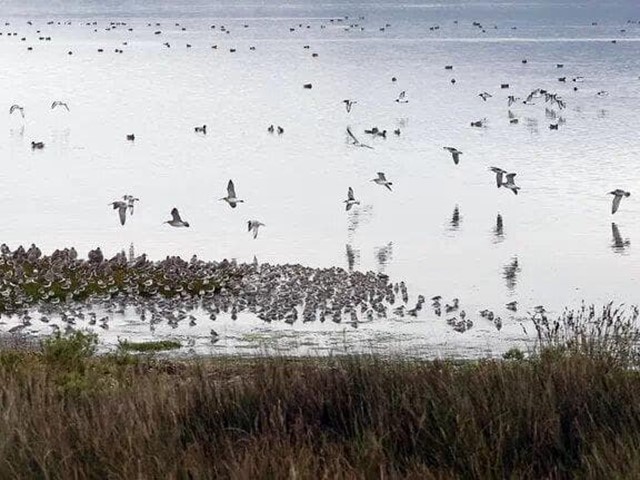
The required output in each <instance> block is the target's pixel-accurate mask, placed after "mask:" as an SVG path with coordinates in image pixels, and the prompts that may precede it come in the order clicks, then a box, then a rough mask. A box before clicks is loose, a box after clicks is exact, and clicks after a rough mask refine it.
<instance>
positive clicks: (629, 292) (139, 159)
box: [0, 1, 640, 348]
mask: <svg viewBox="0 0 640 480" xmlns="http://www.w3.org/2000/svg"><path fill="white" fill-rule="evenodd" d="M2 16H3V17H2V23H1V24H0V31H1V32H3V33H4V35H2V36H0V63H1V64H2V65H4V67H5V68H4V73H3V74H2V75H1V76H0V92H1V93H0V96H1V98H2V103H3V104H4V105H5V107H6V109H7V111H8V108H9V106H10V105H11V104H13V103H19V104H21V105H23V106H24V108H25V116H26V118H25V119H24V120H22V119H21V118H20V117H19V115H17V114H15V115H13V116H9V115H8V114H6V115H2V116H0V138H2V139H3V140H2V141H0V158H1V159H2V163H3V168H2V169H1V170H0V185H2V188H1V189H0V199H1V201H2V205H3V211H4V222H3V232H2V233H3V235H2V241H4V242H6V243H7V244H8V245H10V246H11V247H12V248H15V247H16V246H17V245H19V244H23V245H29V244H31V243H32V242H33V243H36V244H37V245H39V246H40V247H41V248H42V249H43V250H44V251H45V252H51V251H52V250H53V249H55V248H62V247H64V246H72V245H73V246H75V247H76V248H77V249H78V251H79V252H81V253H82V254H86V252H87V251H88V250H89V249H91V248H95V247H96V246H101V247H102V249H103V251H105V254H107V255H113V254H115V253H117V252H118V251H120V250H122V249H125V250H128V248H129V245H130V244H131V243H133V244H134V245H135V249H136V252H137V253H141V252H146V253H147V254H148V255H150V257H152V258H156V259H159V258H163V257H165V256H166V255H176V254H178V255H181V256H186V257H187V258H188V257H190V256H191V255H192V254H197V255H198V256H199V257H201V258H204V259H221V258H236V259H237V260H238V261H247V262H249V261H252V260H253V258H254V256H255V257H256V258H257V259H258V260H259V261H260V262H270V263H302V264H305V265H311V266H318V267H327V266H333V265H338V266H344V267H345V268H347V267H349V266H351V267H352V268H354V269H358V270H377V271H384V272H386V273H388V274H390V275H391V276H392V278H393V279H397V280H400V279H404V280H405V281H407V284H408V285H409V288H410V291H411V292H413V293H414V294H417V293H423V294H424V295H426V296H427V297H430V296H432V295H436V294H439V295H442V296H443V297H444V298H445V300H448V299H451V298H453V297H459V298H460V299H461V304H462V307H463V308H464V309H465V310H466V311H467V312H473V315H475V312H477V311H478V310H479V309H481V308H491V309H494V310H495V311H496V312H499V313H500V314H502V315H503V318H504V319H505V323H506V324H507V325H506V327H505V330H503V332H502V333H501V335H502V337H498V340H500V339H502V340H505V339H507V340H508V341H512V340H513V338H514V337H513V336H514V335H515V334H516V333H522V332H521V327H520V326H519V324H518V322H517V321H516V320H515V319H514V317H513V316H512V317H510V316H508V315H507V313H506V311H504V308H503V306H504V304H505V303H506V302H509V301H512V300H517V301H518V302H519V303H520V304H521V305H522V310H524V311H526V310H527V309H531V308H532V306H534V305H538V304H544V305H546V306H547V308H548V309H550V310H555V311H558V310H560V309H561V308H562V307H564V306H565V305H576V304H578V303H579V302H580V301H582V300H585V301H587V302H589V303H591V302H594V303H601V302H606V301H609V300H614V301H617V302H625V303H637V302H638V285H639V284H638V275H639V272H640V256H639V255H638V252H637V251H636V248H635V247H636V242H640V215H639V214H640V202H638V200H637V198H638V197H640V189H638V188H637V187H638V186H639V185H640V136H639V135H638V115H637V111H638V106H639V105H640V78H639V77H640V25H638V24H637V23H627V21H628V20H634V21H637V20H639V19H640V7H638V5H637V3H636V2H635V1H619V2H613V3H610V2H607V3H606V5H604V4H599V3H595V2H554V1H539V2H535V1H533V2H480V1H478V2H476V1H471V2H449V1H444V2H431V3H429V2H406V3H402V4H401V3H396V2H387V3H376V2H355V1H353V2H334V3H317V2H294V3H290V4H286V5H281V4H278V2H233V4H231V3H224V2H223V3H220V2H214V3H212V2H204V1H195V2H194V1H189V2H169V1H162V2H113V1H111V2H90V1H76V2H60V4H51V3H50V2H29V5H24V4H23V2H17V1H8V2H4V3H3V9H2ZM344 16H349V18H350V19H349V20H348V21H347V20H345V21H343V22H340V23H339V22H337V21H336V22H333V23H332V22H330V21H329V19H331V18H336V19H337V18H339V17H344ZM360 16H364V19H363V20H360V19H359V17H360ZM28 20H30V21H31V22H32V25H28V24H27V21H28ZM48 21H54V22H55V23H53V24H47V22H48ZM58 21H60V22H62V23H61V24H60V25H58V24H57V22H58ZM94 21H95V22H97V24H96V25H86V23H87V22H94ZM110 21H114V22H126V24H127V25H126V26H117V28H111V29H107V27H108V26H109V22H110ZM455 21H457V23H454V22H455ZM474 21H478V22H480V23H481V24H482V25H483V27H484V29H485V33H483V32H482V31H481V30H480V29H479V28H477V27H474V26H473V25H472V22H474ZM5 22H7V23H10V25H4V24H5ZM65 22H70V24H69V25H65V24H64V23H65ZM149 22H152V26H151V27H149V26H148V23H149ZM156 22H158V23H160V24H161V25H160V26H159V27H158V26H156V25H155V23H156ZM592 22H597V25H592ZM176 23H179V24H180V26H175V24H176ZM350 23H357V24H358V25H359V27H354V28H350V29H349V28H345V27H347V26H348V25H349V24H350ZM245 24H246V25H248V27H247V28H245V27H244V25H245ZM386 24H390V26H389V27H385V25H386ZM212 25H215V26H216V28H215V29H212V28H211V26H212ZM221 25H224V26H225V27H226V29H227V30H228V31H229V32H230V33H225V32H222V31H221V29H220V26H221ZM300 25H302V27H300ZM436 25H438V26H439V29H434V30H430V29H429V27H433V26H436ZM307 26H308V27H309V28H307ZM321 26H325V27H326V28H321ZM494 26H495V27H497V28H494ZM183 27H184V28H185V29H186V30H184V31H183V30H182V28H183ZM360 27H364V30H361V29H360ZM381 27H385V29H384V31H381V30H380V28H381ZM128 28H132V29H133V31H128ZM292 28H293V29H294V30H293V31H291V29H292ZM38 30H40V33H37V31H38ZM158 30H160V31H162V33H161V34H159V35H155V34H154V32H155V31H158ZM621 30H625V31H624V32H623V31H621ZM9 32H17V33H18V35H17V36H7V33H9ZM40 36H50V37H51V41H39V40H38V37H40ZM23 37H24V38H26V40H24V41H21V39H22V38H23ZM612 39H617V43H615V44H614V43H612V42H611V40H612ZM124 42H127V44H126V45H124ZM164 42H169V44H170V45H171V48H166V47H165V46H163V43H164ZM187 43H188V44H191V45H192V47H191V48H187V47H186V44H187ZM212 45H217V47H218V48H217V49H212V48H211V47H212ZM305 45H309V46H310V48H309V49H305V48H303V47H304V46H305ZM28 46H32V47H33V50H32V51H28V50H27V47H28ZM251 46H255V50H250V47H251ZM98 48H102V49H104V52H103V53H98V51H97V50H98ZM116 48H121V49H122V50H123V51H124V53H122V54H116V53H115V52H114V49H116ZM231 48H234V49H236V52H235V53H231V52H230V49H231ZM69 51H72V52H73V54H72V55H69V54H68V52H69ZM312 53H317V54H318V57H317V58H313V57H312V55H311V54H312ZM522 59H527V60H528V62H527V63H526V64H523V63H522ZM558 63H562V64H564V68H563V69H558V68H557V67H556V64H558ZM445 65H453V66H454V68H453V70H445V69H444V66H445ZM577 76H581V77H584V81H583V82H580V83H578V82H572V78H574V77H577ZM392 77H397V82H395V83H393V82H392V81H391V78H392ZM558 77H567V81H566V83H562V82H559V81H558ZM452 78H455V80H456V83H455V84H452V83H451V79H452ZM305 83H312V84H313V89H311V90H307V89H303V88H302V85H303V84H305ZM503 83H508V84H509V85H510V88H509V89H508V90H503V89H501V88H500V85H501V84H503ZM574 87H577V88H578V90H577V91H574V90H573V88H574ZM535 88H545V89H547V90H549V91H553V92H558V93H559V94H560V95H561V96H562V98H564V99H565V100H566V103H567V108H566V109H565V110H563V111H561V112H558V115H559V116H560V117H562V119H563V120H564V123H563V124H561V126H560V128H559V130H557V131H555V130H553V131H552V130H549V128H548V126H549V123H552V122H555V121H556V120H553V119H550V118H549V117H548V113H547V114H546V113H545V104H544V101H543V100H540V99H539V100H537V101H536V104H535V105H523V104H521V103H520V104H517V105H514V106H512V107H511V108H510V110H511V112H512V114H513V115H514V116H515V117H517V118H518V119H519V123H518V124H510V123H509V117H508V110H509V109H508V108H507V100H506V97H507V96H508V95H510V94H513V95H516V96H518V97H522V98H524V97H526V95H527V94H528V93H529V92H530V91H531V90H533V89H535ZM401 90H406V92H407V97H408V99H409V103H407V104H398V103H396V102H394V99H395V98H396V97H397V95H398V93H399V92H400V91H401ZM601 90H606V91H607V92H608V95H607V96H604V97H599V96H597V95H596V93H597V92H599V91H601ZM482 91H487V92H490V93H491V94H493V97H492V98H490V99H489V100H488V101H486V102H484V101H483V100H482V99H481V98H479V97H478V93H480V92H482ZM345 98H353V99H356V100H357V101H358V103H357V105H355V106H354V108H353V110H352V111H351V113H350V114H348V113H347V112H346V111H345V109H344V106H343V104H342V103H341V102H342V100H343V99H345ZM56 99H60V100H65V101H67V102H68V104H69V107H70V109H71V111H70V112H69V113H67V112H66V111H62V110H55V111H51V110H50V105H51V102H52V101H53V100H56ZM547 106H548V105H547ZM556 110H557V109H556ZM483 118H486V120H487V122H486V128H472V127H470V122H472V121H476V120H479V119H483ZM202 124H207V126H208V129H209V131H208V134H207V135H206V136H203V135H197V134H195V133H194V131H193V127H194V126H196V125H202ZM270 124H275V125H281V126H282V127H284V129H285V133H284V135H282V136H277V135H270V134H268V133H267V130H266V129H267V127H268V126H269V125H270ZM347 126H351V127H352V129H353V130H354V132H356V134H357V135H358V136H359V137H360V138H361V140H362V141H364V142H367V143H370V144H371V145H372V146H373V147H374V149H373V150H369V149H359V148H353V147H351V146H349V145H348V143H347V139H346V135H345V129H346V127H347ZM372 126H378V127H379V128H381V129H382V128H385V129H387V130H388V131H389V135H388V138H387V139H386V140H384V139H371V138H370V137H368V136H367V135H365V134H364V133H363V130H364V129H365V128H370V127H372ZM396 128H400V129H401V131H402V134H401V135H400V137H396V136H395V135H392V134H391V131H392V130H394V129H396ZM129 133H135V135H136V140H135V142H134V143H131V142H127V141H126V140H125V136H126V134H129ZM33 140H35V141H44V142H45V144H46V147H45V149H44V150H41V151H32V150H31V148H30V143H31V141H33ZM448 145H452V146H455V147H457V148H458V149H460V150H462V151H463V152H464V153H463V155H462V157H461V162H460V165H458V166H454V165H453V162H452V161H451V157H450V155H449V154H448V153H447V152H446V151H444V150H443V149H442V147H443V146H448ZM494 165H495V166H500V167H502V168H504V169H506V170H509V171H513V172H517V174H518V175H517V177H516V181H517V183H518V185H520V186H521V188H522V190H521V191H520V194H519V195H518V196H515V195H513V194H511V193H510V192H509V191H506V190H504V189H496V188H495V179H494V176H493V175H492V174H491V172H489V171H488V167H490V166H494ZM378 171H383V172H385V173H386V174H387V177H388V178H389V180H391V181H392V182H393V188H394V191H393V192H389V191H387V190H386V189H384V188H382V187H380V186H378V185H375V184H373V183H371V182H370V179H372V178H374V177H375V175H376V172H378ZM230 178H232V179H233V180H234V181H235V184H236V189H237V191H238V194H239V196H240V197H241V198H244V199H245V201H246V203H244V204H242V205H240V206H239V207H238V208H237V209H234V210H232V209H230V208H229V207H228V205H226V203H224V202H220V201H218V199H219V198H221V197H223V196H224V195H225V188H226V183H227V181H228V180H229V179H230ZM349 186H352V187H353V188H354V190H355V194H356V197H357V198H358V199H359V200H361V202H362V203H361V205H360V206H359V207H358V206H356V207H354V209H353V210H351V211H350V212H348V213H347V212H345V211H344V204H343V203H342V200H344V198H346V190H347V188H348V187H349ZM615 188H623V189H626V190H629V191H631V192H632V196H631V197H630V198H628V199H624V200H623V202H622V206H621V208H620V211H619V212H618V213H617V214H616V215H614V216H612V215H611V213H610V208H611V207H610V202H611V196H610V195H607V192H609V191H611V190H613V189H615ZM125 193H132V194H134V195H136V196H138V197H140V199H141V202H140V204H139V206H138V207H137V209H136V213H135V215H134V216H133V217H132V218H131V219H130V221H128V222H127V224H126V226H125V227H124V228H123V227H121V226H120V225H119V223H118V221H117V215H116V214H115V213H114V212H113V211H111V210H110V208H109V207H108V206H107V204H108V203H109V202H111V201H113V200H115V199H117V198H118V197H120V196H121V195H123V194H125ZM173 206H177V207H178V208H179V209H180V212H181V213H182V215H183V217H184V218H185V219H186V220H188V221H189V222H190V224H191V228H189V229H173V228H170V227H168V226H167V225H162V222H163V221H164V220H167V219H168V218H169V211H170V210H171V208H172V207H173ZM498 215H500V218H501V222H502V227H498V226H497V225H496V223H497V218H498ZM249 219H258V220H261V221H262V222H264V223H265V224H266V227H264V228H263V229H262V230H261V232H260V236H259V237H258V239H257V240H255V241H254V240H253V238H252V237H251V236H250V235H249V234H248V233H247V232H246V221H247V220H249ZM612 222H615V224H612ZM639 245H640V243H639ZM350 264H351V265H350ZM509 318H511V319H512V324H511V325H509V324H508V320H507V319H509ZM246 322H249V320H247V321H246ZM246 322H245V325H244V326H242V327H237V328H241V329H242V331H241V332H240V333H238V335H253V334H254V333H255V330H256V329H259V330H260V331H259V332H258V333H260V334H263V333H264V331H265V329H267V330H268V329H270V330H269V331H267V333H266V334H269V332H271V331H273V330H274V329H275V330H278V329H281V327H280V326H278V327H268V326H261V325H259V323H255V324H251V325H252V326H251V327H247V326H246ZM438 322H439V323H438ZM238 323H240V320H239V321H238ZM440 324H444V320H443V319H439V320H435V317H434V318H431V317H430V316H429V315H427V314H425V315H424V317H419V318H418V319H417V320H416V321H415V322H413V323H411V324H410V326H408V327H407V326H406V325H407V324H403V325H405V326H403V327H400V326H398V323H397V322H394V321H392V320H390V321H388V322H387V323H379V324H377V325H375V327H371V328H370V330H371V331H370V333H371V336H370V338H369V337H366V335H365V334H359V335H365V337H366V338H365V339H364V340H363V341H364V342H365V343H366V342H369V345H377V344H378V341H379V339H380V335H383V336H384V335H387V336H388V335H392V334H395V335H397V337H392V338H391V340H389V343H390V344H394V345H397V346H399V347H400V348H404V347H403V345H404V344H403V343H402V342H403V340H402V338H404V337H402V335H405V334H406V335H408V336H409V337H411V338H412V339H413V340H415V338H418V337H416V335H418V334H419V335H422V336H424V338H429V337H431V336H432V335H433V332H440V333H441V335H439V336H437V342H440V344H441V345H446V348H452V346H453V348H455V347H456V346H460V348H466V346H467V344H469V342H471V341H472V342H475V343H474V345H476V347H478V345H479V346H480V348H484V346H485V345H489V346H491V345H495V344H496V341H497V339H496V333H494V330H493V329H491V328H487V329H485V330H483V329H482V328H478V329H475V330H472V331H471V332H469V333H467V334H465V336H460V335H459V334H456V333H452V332H450V328H448V327H447V326H446V325H444V327H443V326H442V325H440ZM229 328H233V327H232V326H230V327H229ZM284 328H288V329H289V330H292V329H293V330H295V328H294V327H289V326H287V327H284ZM300 328H302V327H300ZM305 328H307V327H305ZM314 328H315V329H316V330H317V332H315V334H317V335H321V334H322V330H323V327H322V325H319V326H315V327H314ZM509 328H511V330H509ZM244 329H247V331H246V332H245V330H244ZM252 329H253V330H252ZM143 330H144V329H142V330H141V331H143ZM124 331H125V333H126V329H125V330H124ZM337 331H338V330H336V332H337ZM505 331H506V332H507V333H504V332H505ZM509 331H511V332H512V335H511V336H509V334H508V332H509ZM252 332H253V333H252ZM170 333H171V332H169V333H168V334H170ZM186 333H188V332H186V331H185V334H186ZM285 333H286V332H285ZM203 335H206V333H203ZM463 337H464V338H463ZM414 343H415V342H414ZM503 344H504V342H503ZM443 348H444V347H443ZM487 348H489V347H487Z"/></svg>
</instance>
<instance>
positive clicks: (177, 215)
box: [171, 207, 182, 222]
mask: <svg viewBox="0 0 640 480" xmlns="http://www.w3.org/2000/svg"><path fill="white" fill-rule="evenodd" d="M171 216H172V217H173V221H174V222H182V219H181V218H180V212H178V209H177V208H176V207H173V209H172V210H171Z"/></svg>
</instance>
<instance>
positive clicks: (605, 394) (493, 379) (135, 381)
mask: <svg viewBox="0 0 640 480" xmlns="http://www.w3.org/2000/svg"><path fill="white" fill-rule="evenodd" d="M94 341H95V339H94V338H93V337H91V336H86V335H83V334H74V335H73V336H71V337H68V338H62V337H60V338H54V339H50V340H48V341H47V342H45V343H44V344H43V346H42V348H40V349H37V350H35V351H34V350H32V349H21V348H14V349H5V350H3V351H2V352H0V411H2V415H0V439H1V443H0V477H2V478H87V477H88V478H127V479H132V478H196V479H197V478H314V479H316V478H381V477H383V478H400V477H404V478H407V477H408V478H420V479H423V478H542V477H555V478H569V477H575V476H579V477H582V478H605V477H606V478H614V477H617V478H619V477H624V476H626V477H635V478H637V477H638V476H639V475H640V453H639V452H640V449H639V448H638V447H639V446H640V401H639V400H638V399H639V398H640V373H638V372H637V371H635V370H634V369H630V368H629V365H627V364H625V363H624V362H623V361H621V360H620V357H618V356H615V355H614V356H612V355H610V354H609V353H602V354H594V352H589V355H586V354H584V353H583V352H581V351H579V350H575V349H567V348H561V347H557V346H556V347H552V346H547V347H546V348H545V349H544V350H543V351H542V352H541V353H540V354H539V355H534V356H532V357H530V358H528V359H521V358H520V355H513V354H511V355H510V356H509V357H510V358H512V360H504V361H500V360H493V361H488V360H487V361H479V362H463V363H460V362H444V361H435V362H427V361H410V360H397V361H394V360H391V361H389V360H386V361H382V360H381V359H377V358H374V357H350V358H334V359H286V358H272V359H264V358H263V359H232V358H222V359H202V360H199V361H195V360H194V361H176V360H167V359H158V358H153V357H148V356H131V355H130V354H128V353H126V352H119V353H117V354H115V355H111V356H100V357H96V356H94V355H93V351H94Z"/></svg>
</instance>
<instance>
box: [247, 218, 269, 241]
mask: <svg viewBox="0 0 640 480" xmlns="http://www.w3.org/2000/svg"><path fill="white" fill-rule="evenodd" d="M264 226H265V225H264V223H262V222H259V221H258V220H249V221H248V222H247V231H248V232H253V238H254V239H256V238H258V229H259V228H260V227H264Z"/></svg>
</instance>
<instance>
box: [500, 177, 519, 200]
mask: <svg viewBox="0 0 640 480" xmlns="http://www.w3.org/2000/svg"><path fill="white" fill-rule="evenodd" d="M515 176H516V174H515V173H507V175H506V177H507V181H506V182H504V183H503V184H502V186H503V187H504V188H508V189H509V190H511V191H512V192H513V193H514V194H516V195H517V194H518V190H520V187H518V186H517V185H516V184H515V182H514V181H513V179H514V178H515Z"/></svg>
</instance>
